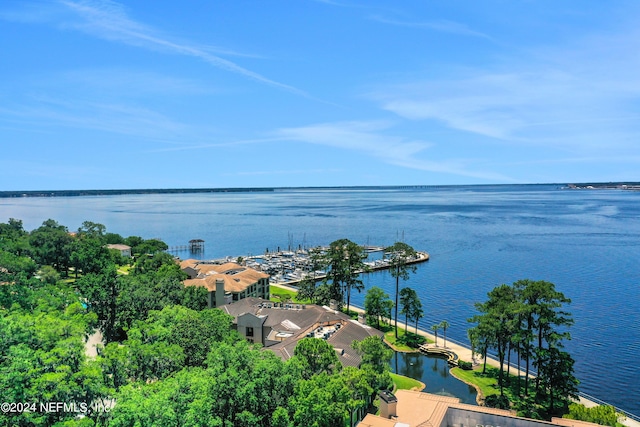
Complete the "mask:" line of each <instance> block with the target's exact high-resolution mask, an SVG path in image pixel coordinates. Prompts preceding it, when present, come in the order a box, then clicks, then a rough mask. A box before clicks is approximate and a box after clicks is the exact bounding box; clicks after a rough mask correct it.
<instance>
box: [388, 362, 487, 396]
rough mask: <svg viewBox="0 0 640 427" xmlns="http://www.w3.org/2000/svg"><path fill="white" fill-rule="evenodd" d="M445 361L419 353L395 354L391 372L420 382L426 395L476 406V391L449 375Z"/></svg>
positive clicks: (448, 368)
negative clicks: (441, 396)
mask: <svg viewBox="0 0 640 427" xmlns="http://www.w3.org/2000/svg"><path fill="white" fill-rule="evenodd" d="M450 369H451V368H450V367H449V364H448V363H447V360H446V359H442V358H440V357H432V356H426V355H424V354H419V353H398V352H395V353H394V356H393V360H391V370H392V371H393V372H395V373H397V374H400V375H404V376H406V377H410V378H415V379H417V380H420V381H422V382H423V383H424V384H425V385H426V388H425V389H424V390H423V391H425V392H428V393H433V394H439V395H443V396H449V397H457V398H458V399H460V400H461V401H462V403H469V404H471V405H476V404H477V403H476V395H477V392H476V389H475V388H473V387H471V386H469V385H467V384H465V383H463V382H462V381H459V380H457V379H456V378H455V377H454V376H453V375H451V373H450V372H449V371H450Z"/></svg>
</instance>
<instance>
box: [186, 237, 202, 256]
mask: <svg viewBox="0 0 640 427" xmlns="http://www.w3.org/2000/svg"><path fill="white" fill-rule="evenodd" d="M189 251H190V252H191V253H200V252H204V240H202V239H193V240H189Z"/></svg>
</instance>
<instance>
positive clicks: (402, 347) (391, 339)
mask: <svg viewBox="0 0 640 427" xmlns="http://www.w3.org/2000/svg"><path fill="white" fill-rule="evenodd" d="M402 335H404V331H403V330H402V331H398V338H401V337H402ZM384 339H385V340H387V342H388V343H389V344H391V345H392V346H393V347H394V348H395V349H396V350H397V351H416V349H415V348H413V347H409V346H408V345H406V344H403V343H401V342H398V341H397V340H396V334H395V332H394V331H392V330H391V331H388V332H385V334H384Z"/></svg>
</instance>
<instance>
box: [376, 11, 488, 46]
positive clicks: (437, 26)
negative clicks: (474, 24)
mask: <svg viewBox="0 0 640 427" xmlns="http://www.w3.org/2000/svg"><path fill="white" fill-rule="evenodd" d="M369 19H371V20H373V21H377V22H380V23H383V24H389V25H396V26H399V27H410V28H423V29H426V30H432V31H440V32H443V33H450V34H457V35H461V36H471V37H481V38H484V39H488V40H492V38H491V37H490V36H489V35H487V34H485V33H482V32H480V31H475V30H473V29H471V28H469V27H468V26H467V25H465V24H462V23H459V22H455V21H449V20H446V19H440V20H437V21H425V22H412V21H400V20H396V19H389V18H385V17H383V16H378V15H373V16H370V17H369Z"/></svg>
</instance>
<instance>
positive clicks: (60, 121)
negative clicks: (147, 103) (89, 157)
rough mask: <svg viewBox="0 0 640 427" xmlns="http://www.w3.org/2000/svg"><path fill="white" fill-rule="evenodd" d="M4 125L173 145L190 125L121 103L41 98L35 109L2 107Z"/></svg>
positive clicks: (30, 107)
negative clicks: (92, 132) (82, 131)
mask: <svg viewBox="0 0 640 427" xmlns="http://www.w3.org/2000/svg"><path fill="white" fill-rule="evenodd" d="M0 117H2V121H3V122H4V123H13V124H20V125H22V128H23V129H24V128H27V129H31V127H33V128H34V129H37V130H38V131H41V132H47V130H52V129H55V128H58V127H67V128H73V129H91V130H98V131H104V132H111V133H117V134H121V135H126V136H134V137H142V138H148V139H152V140H156V141H164V142H171V141H172V139H177V136H178V135H184V133H185V132H186V131H187V130H188V129H187V126H185V125H184V124H182V123H180V122H176V121H174V120H172V119H171V118H170V117H167V116H166V115H164V114H162V113H160V112H158V111H154V110H151V109H149V108H144V107H136V106H131V105H126V104H121V103H109V102H94V101H81V100H77V99H74V100H66V99H59V98H52V97H45V96H40V97H38V98H37V99H34V103H33V105H31V106H21V107H11V108H0Z"/></svg>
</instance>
